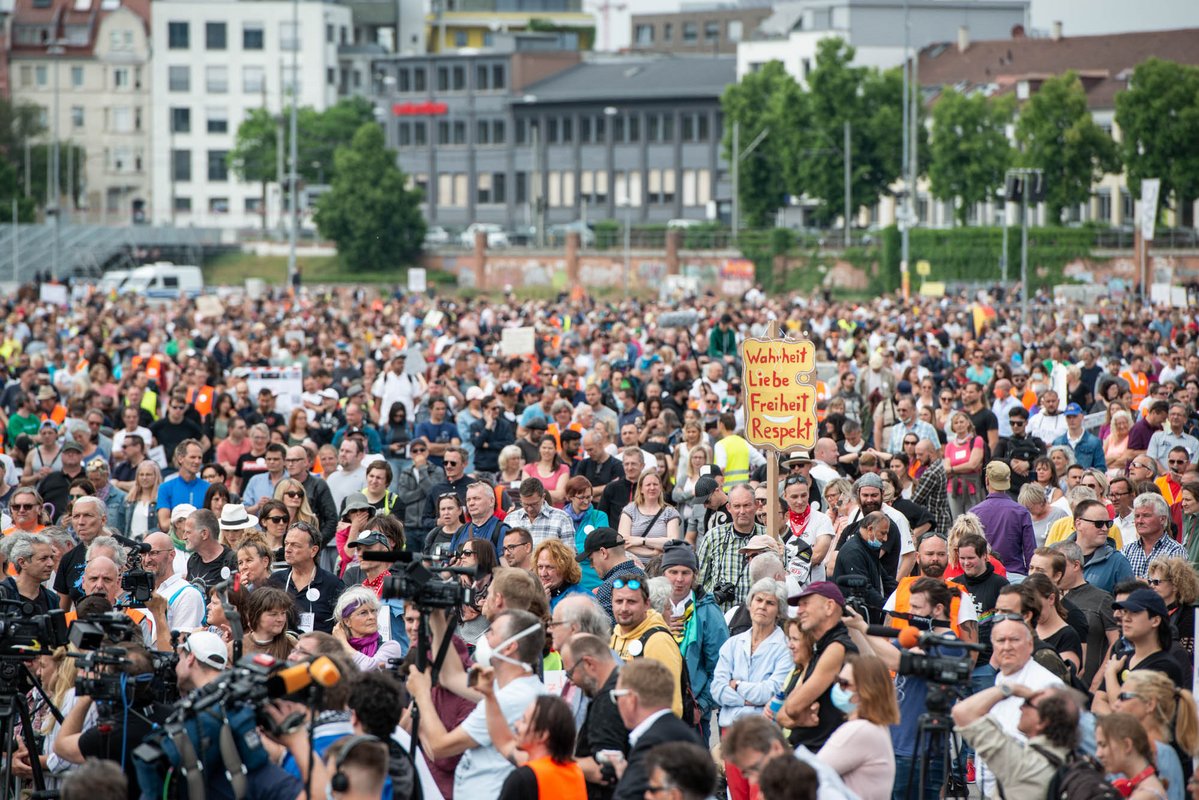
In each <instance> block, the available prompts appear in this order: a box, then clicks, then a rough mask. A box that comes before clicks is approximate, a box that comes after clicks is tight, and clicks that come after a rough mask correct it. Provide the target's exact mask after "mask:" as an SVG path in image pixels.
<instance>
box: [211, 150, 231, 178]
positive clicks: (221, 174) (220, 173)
mask: <svg viewBox="0 0 1199 800" xmlns="http://www.w3.org/2000/svg"><path fill="white" fill-rule="evenodd" d="M208 180H210V181H227V180H229V151H228V150H209V151H208Z"/></svg>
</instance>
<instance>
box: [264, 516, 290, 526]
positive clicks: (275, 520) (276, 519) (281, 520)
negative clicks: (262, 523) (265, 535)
mask: <svg viewBox="0 0 1199 800" xmlns="http://www.w3.org/2000/svg"><path fill="white" fill-rule="evenodd" d="M263 519H264V520H266V521H267V522H273V523H275V524H276V525H281V524H282V523H284V522H287V517H280V516H274V517H263Z"/></svg>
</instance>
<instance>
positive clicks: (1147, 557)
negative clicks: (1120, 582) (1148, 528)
mask: <svg viewBox="0 0 1199 800" xmlns="http://www.w3.org/2000/svg"><path fill="white" fill-rule="evenodd" d="M1121 552H1122V553H1124V557H1125V558H1127V559H1128V563H1129V565H1130V566H1131V567H1132V574H1133V575H1135V576H1136V577H1138V578H1144V577H1145V576H1147V575H1148V574H1149V562H1150V561H1157V560H1158V559H1160V558H1174V557H1175V556H1181V557H1182V558H1186V557H1187V551H1186V548H1185V547H1183V546H1182V545H1180V544H1179V543H1178V542H1176V541H1174V540H1173V539H1172V538H1170V534H1169V533H1166V532H1163V533H1162V535H1161V538H1160V539H1158V540H1157V544H1155V545H1153V548H1152V549H1151V550H1150V551H1149V552H1148V553H1146V552H1145V548H1144V547H1143V546H1142V545H1141V538H1140V537H1139V536H1138V537H1137V538H1135V539H1133V540H1132V541H1131V542H1129V543H1128V544H1126V545H1124V549H1123V550H1122V551H1121Z"/></svg>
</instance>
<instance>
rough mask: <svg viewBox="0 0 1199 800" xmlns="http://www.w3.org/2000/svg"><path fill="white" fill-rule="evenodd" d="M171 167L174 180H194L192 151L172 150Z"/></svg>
mask: <svg viewBox="0 0 1199 800" xmlns="http://www.w3.org/2000/svg"><path fill="white" fill-rule="evenodd" d="M171 167H172V172H173V174H172V178H173V179H174V180H176V181H190V180H191V179H192V151H191V150H172V151H171Z"/></svg>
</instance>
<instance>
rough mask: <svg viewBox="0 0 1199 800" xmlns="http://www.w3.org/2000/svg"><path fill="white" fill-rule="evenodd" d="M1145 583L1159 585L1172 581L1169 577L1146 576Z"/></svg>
mask: <svg viewBox="0 0 1199 800" xmlns="http://www.w3.org/2000/svg"><path fill="white" fill-rule="evenodd" d="M1145 583H1147V584H1149V585H1150V586H1161V585H1162V584H1163V583H1173V581H1171V580H1170V579H1169V578H1147V579H1146V580H1145Z"/></svg>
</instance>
